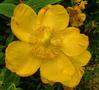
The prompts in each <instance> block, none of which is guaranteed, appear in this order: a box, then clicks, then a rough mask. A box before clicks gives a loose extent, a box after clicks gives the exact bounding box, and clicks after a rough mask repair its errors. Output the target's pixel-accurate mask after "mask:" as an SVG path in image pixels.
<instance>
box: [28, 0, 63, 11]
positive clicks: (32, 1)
mask: <svg viewBox="0 0 99 90" xmlns="http://www.w3.org/2000/svg"><path fill="white" fill-rule="evenodd" d="M60 1H62V0H28V1H26V4H28V5H30V6H32V8H33V9H34V10H35V11H36V12H38V11H39V9H40V8H42V7H44V6H46V5H48V4H55V3H58V2H60Z"/></svg>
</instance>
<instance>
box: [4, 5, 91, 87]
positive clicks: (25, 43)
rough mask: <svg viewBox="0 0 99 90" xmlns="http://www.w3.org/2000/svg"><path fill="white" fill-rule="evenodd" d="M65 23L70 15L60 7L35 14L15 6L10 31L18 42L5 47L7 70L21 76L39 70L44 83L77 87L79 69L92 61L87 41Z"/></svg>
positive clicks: (84, 36) (56, 6)
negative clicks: (57, 83)
mask: <svg viewBox="0 0 99 90" xmlns="http://www.w3.org/2000/svg"><path fill="white" fill-rule="evenodd" d="M68 24H69V15H68V13H67V11H66V9H65V8H64V7H63V6H61V5H59V4H58V5H48V6H46V7H44V8H42V9H41V10H40V11H39V13H38V15H37V14H36V13H35V12H34V10H33V9H32V8H31V7H29V6H28V5H25V4H19V5H17V7H16V8H15V10H14V14H13V16H12V18H11V28H12V32H13V33H14V35H15V36H16V37H17V38H18V39H19V40H17V41H13V42H12V43H10V44H9V45H8V47H7V48H6V52H5V56H6V57H5V63H6V67H7V68H8V69H9V70H11V71H12V72H15V73H16V74H17V75H19V76H22V77H27V76H31V75H33V74H34V73H35V72H36V71H37V70H38V69H39V68H40V76H41V80H42V82H44V83H49V84H54V83H55V82H60V83H62V84H63V85H65V86H68V87H75V86H77V85H78V84H79V82H80V80H81V78H82V76H83V74H84V70H83V67H82V66H85V65H86V64H87V63H88V61H89V60H90V58H91V54H90V52H89V51H88V50H87V48H88V45H89V40H88V37H87V36H86V35H84V34H80V30H79V29H78V28H75V27H67V26H68Z"/></svg>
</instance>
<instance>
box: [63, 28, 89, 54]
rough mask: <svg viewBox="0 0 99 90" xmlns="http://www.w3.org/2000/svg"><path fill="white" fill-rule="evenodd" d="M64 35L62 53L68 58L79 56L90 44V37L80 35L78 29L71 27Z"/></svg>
mask: <svg viewBox="0 0 99 90" xmlns="http://www.w3.org/2000/svg"><path fill="white" fill-rule="evenodd" d="M66 30H67V32H66V33H64V34H66V36H64V39H63V47H62V51H63V52H64V53H65V54H66V55H68V56H77V55H79V54H81V53H82V52H84V51H85V50H86V49H87V47H88V44H89V41H88V37H87V36H86V35H84V34H80V33H79V31H78V29H77V28H74V27H69V28H67V29H66Z"/></svg>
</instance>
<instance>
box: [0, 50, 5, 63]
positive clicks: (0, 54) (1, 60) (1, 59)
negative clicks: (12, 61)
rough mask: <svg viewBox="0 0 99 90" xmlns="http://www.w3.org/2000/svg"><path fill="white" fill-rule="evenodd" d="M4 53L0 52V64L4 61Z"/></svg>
mask: <svg viewBox="0 0 99 90" xmlns="http://www.w3.org/2000/svg"><path fill="white" fill-rule="evenodd" d="M3 57H4V53H3V52H0V64H3V62H4V58H3Z"/></svg>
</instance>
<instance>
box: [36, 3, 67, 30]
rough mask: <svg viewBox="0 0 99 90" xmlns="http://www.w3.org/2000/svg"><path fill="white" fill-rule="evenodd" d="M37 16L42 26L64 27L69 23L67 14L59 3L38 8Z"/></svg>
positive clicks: (56, 28) (57, 28)
mask: <svg viewBox="0 0 99 90" xmlns="http://www.w3.org/2000/svg"><path fill="white" fill-rule="evenodd" d="M38 18H39V19H40V20H41V23H42V25H43V26H46V27H50V28H51V29H55V30H61V29H65V28H66V27H67V26H68V24H69V15H68V13H67V11H66V9H65V8H64V7H63V6H61V5H48V6H46V7H44V8H43V9H41V10H40V12H39V14H38Z"/></svg>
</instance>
